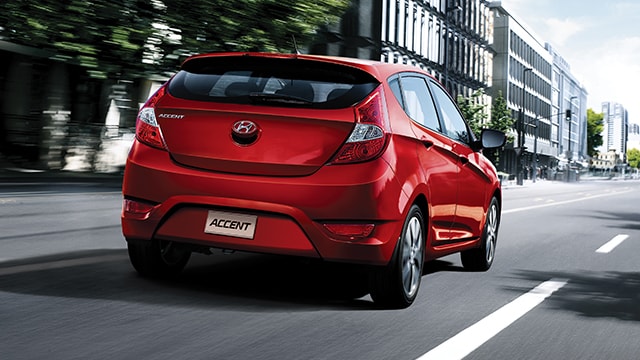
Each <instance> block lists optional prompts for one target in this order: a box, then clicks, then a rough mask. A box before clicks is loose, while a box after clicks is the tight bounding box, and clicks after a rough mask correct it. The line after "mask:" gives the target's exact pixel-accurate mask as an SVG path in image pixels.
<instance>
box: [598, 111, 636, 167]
mask: <svg viewBox="0 0 640 360" xmlns="http://www.w3.org/2000/svg"><path fill="white" fill-rule="evenodd" d="M602 115H603V119H602V122H603V125H604V126H603V132H602V147H601V148H600V152H601V153H606V152H609V151H611V150H615V152H616V154H618V156H619V157H620V159H621V160H623V161H625V160H626V159H625V156H626V154H627V138H628V134H629V122H628V113H627V110H626V109H625V108H624V106H622V105H621V104H618V103H615V102H603V103H602Z"/></svg>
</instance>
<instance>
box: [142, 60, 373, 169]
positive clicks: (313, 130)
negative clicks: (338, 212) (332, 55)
mask: <svg viewBox="0 0 640 360" xmlns="http://www.w3.org/2000/svg"><path fill="white" fill-rule="evenodd" d="M378 85H379V83H378V81H377V80H375V79H374V78H373V77H372V76H371V75H369V74H368V73H367V72H365V71H363V70H360V69H358V68H356V67H350V66H345V65H339V64H335V63H331V62H323V61H313V60H309V59H305V60H302V59H298V58H295V57H285V58H274V57H263V56H222V57H221V56H216V57H198V58H194V59H192V60H187V61H186V62H185V63H184V64H183V66H182V69H181V71H180V72H179V73H178V74H176V76H175V77H174V78H173V79H172V80H171V81H170V83H169V84H168V94H165V95H164V96H163V97H162V98H161V99H159V101H158V102H157V104H156V108H155V114H156V118H157V121H158V125H159V127H160V131H161V133H162V137H163V139H164V142H165V145H166V148H167V149H168V151H169V152H170V154H171V157H172V158H173V159H174V161H176V162H177V163H179V164H182V165H185V166H189V167H193V168H198V169H203V170H211V171H219V172H228V173H236V174H248V175H267V176H303V175H308V174H311V173H313V172H315V171H317V169H318V168H320V167H321V166H323V165H324V164H326V163H327V162H329V161H330V160H331V159H332V157H333V156H334V155H335V154H336V152H337V151H338V150H339V149H340V147H341V146H342V145H343V144H344V142H345V141H346V139H347V138H348V137H349V135H350V133H351V131H352V130H353V128H354V126H355V125H354V124H355V115H354V107H353V105H354V104H357V103H358V102H360V101H362V100H363V99H365V97H366V96H367V95H368V94H370V93H371V92H372V91H373V90H374V89H375V88H376V87H377V86H378Z"/></svg>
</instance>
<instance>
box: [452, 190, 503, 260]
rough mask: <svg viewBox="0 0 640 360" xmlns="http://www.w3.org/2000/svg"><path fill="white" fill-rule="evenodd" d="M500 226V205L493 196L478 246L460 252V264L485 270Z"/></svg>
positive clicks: (493, 250)
mask: <svg viewBox="0 0 640 360" xmlns="http://www.w3.org/2000/svg"><path fill="white" fill-rule="evenodd" d="M499 226H500V205H499V204H498V199H496V198H495V197H494V198H492V199H491V203H489V208H488V210H487V219H486V220H485V224H484V229H483V230H482V237H481V240H480V247H478V248H476V249H471V250H466V251H463V252H462V253H460V259H461V260H462V266H464V268H465V269H466V270H469V271H487V270H489V268H490V267H491V265H492V264H493V259H494V258H495V254H496V243H497V241H498V228H499Z"/></svg>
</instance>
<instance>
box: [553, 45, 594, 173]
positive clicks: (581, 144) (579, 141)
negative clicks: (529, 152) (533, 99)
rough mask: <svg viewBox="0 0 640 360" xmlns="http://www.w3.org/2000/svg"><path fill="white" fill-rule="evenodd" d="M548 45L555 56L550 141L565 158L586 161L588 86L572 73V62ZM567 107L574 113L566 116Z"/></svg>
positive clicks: (572, 160) (580, 161)
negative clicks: (585, 86)
mask: <svg viewBox="0 0 640 360" xmlns="http://www.w3.org/2000/svg"><path fill="white" fill-rule="evenodd" d="M545 48H546V49H547V51H549V53H550V54H551V55H552V56H553V75H552V78H551V114H552V115H551V117H550V120H551V143H552V146H553V148H554V149H555V150H556V155H557V156H558V158H559V159H562V160H563V161H571V162H578V163H581V164H582V163H584V164H586V160H587V157H588V153H587V90H586V89H585V88H584V86H583V85H582V84H581V83H580V81H578V80H577V79H576V77H575V76H574V75H573V74H572V73H571V68H570V66H569V63H568V62H567V61H566V60H565V59H564V58H563V57H562V56H561V55H560V54H559V53H558V52H557V51H555V49H553V47H552V46H551V45H550V44H548V43H547V44H546V45H545ZM567 110H571V116H570V117H569V118H567V116H566V115H567Z"/></svg>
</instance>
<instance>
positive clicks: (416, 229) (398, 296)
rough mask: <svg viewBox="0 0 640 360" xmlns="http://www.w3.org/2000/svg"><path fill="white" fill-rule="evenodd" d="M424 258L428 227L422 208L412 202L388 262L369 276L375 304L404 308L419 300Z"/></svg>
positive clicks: (383, 306) (384, 306)
mask: <svg viewBox="0 0 640 360" xmlns="http://www.w3.org/2000/svg"><path fill="white" fill-rule="evenodd" d="M424 258H425V230H424V219H423V216H422V211H421V210H420V208H419V207H418V206H417V205H413V206H412V207H411V209H410V210H409V214H408V215H407V218H406V219H405V222H404V225H403V227H402V233H401V234H400V238H399V239H398V242H397V244H396V248H395V251H394V255H393V257H392V260H391V262H390V263H389V265H387V266H384V267H379V268H376V269H374V270H373V271H372V273H371V275H370V284H369V285H370V293H371V298H372V299H373V301H374V303H375V304H376V306H379V307H382V308H391V309H403V308H406V307H408V306H410V305H411V304H412V303H413V301H414V300H415V299H416V296H417V294H418V289H419V288H420V281H421V279H422V270H423V268H424Z"/></svg>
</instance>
